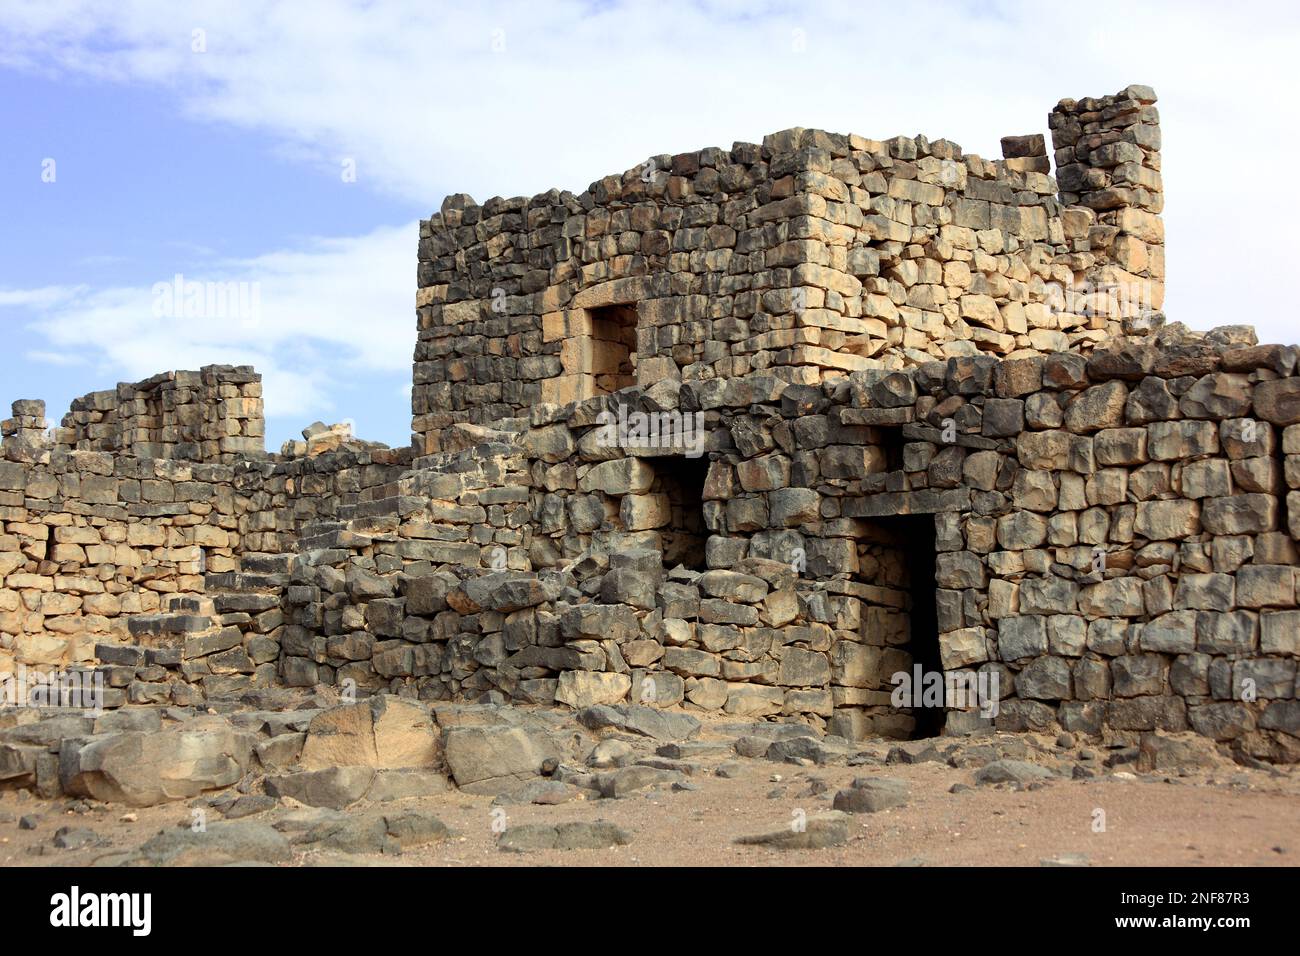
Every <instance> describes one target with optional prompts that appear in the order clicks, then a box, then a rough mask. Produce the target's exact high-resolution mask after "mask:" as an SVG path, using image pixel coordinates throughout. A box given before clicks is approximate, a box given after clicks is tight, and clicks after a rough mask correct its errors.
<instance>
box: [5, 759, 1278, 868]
mask: <svg viewBox="0 0 1300 956" xmlns="http://www.w3.org/2000/svg"><path fill="white" fill-rule="evenodd" d="M718 762H719V761H718V760H716V759H715V760H709V761H700V763H701V767H700V769H699V770H698V772H697V773H695V774H694V775H692V776H691V777H690V778H689V779H690V781H691V782H692V783H693V784H694V785H695V786H697V787H698V789H695V790H686V791H674V790H669V789H661V790H653V791H642V792H638V793H636V794H633V795H631V796H629V797H626V798H623V799H617V800H614V799H609V800H595V799H593V800H581V801H574V802H570V803H566V804H561V805H558V806H537V805H522V806H520V805H511V806H504V807H494V805H493V802H492V798H491V797H486V796H470V795H467V794H463V793H459V792H457V791H454V790H453V791H451V792H449V793H446V794H442V795H439V796H434V797H421V798H412V799H406V800H402V801H397V802H394V803H390V804H384V806H385V807H392V808H399V807H400V808H414V809H418V810H420V811H422V812H428V813H432V814H434V815H436V816H437V817H438V818H439V819H440V820H442V821H443V822H444V823H445V824H446V825H447V826H448V827H449V828H450V829H451V831H452V836H451V839H450V840H448V841H447V842H444V843H440V844H435V845H431V846H426V847H423V848H417V849H411V850H407V851H406V852H405V853H403V854H402V855H400V856H383V855H380V854H367V855H358V856H346V855H342V854H339V853H336V852H329V851H311V852H302V853H298V854H295V860H294V863H295V864H306V865H310V864H313V863H316V864H320V863H327V864H363V865H397V866H548V865H584V866H696V865H709V866H715V865H719V864H724V865H733V866H767V865H818V866H826V865H832V866H844V865H877V866H890V865H924V866H967V865H1023V866H1037V865H1040V864H1041V863H1042V862H1043V861H1046V860H1053V859H1056V858H1059V857H1062V856H1068V855H1082V857H1083V858H1084V860H1083V861H1082V862H1085V863H1086V864H1087V865H1091V866H1134V865H1142V866H1198V865H1221V866H1222V865H1227V866H1287V865H1295V864H1296V863H1297V862H1300V771H1297V770H1296V769H1294V768H1279V769H1278V770H1276V771H1274V772H1269V771H1265V770H1246V769H1243V768H1240V767H1235V766H1232V765H1225V766H1224V767H1222V768H1218V769H1216V770H1214V771H1204V770H1200V771H1195V772H1187V773H1185V774H1179V773H1178V772H1174V773H1158V774H1137V775H1130V774H1128V773H1122V774H1121V775H1120V776H1116V775H1115V773H1114V772H1113V771H1110V770H1106V769H1103V768H1098V772H1099V773H1100V774H1101V776H1099V777H1098V778H1096V779H1089V780H1071V779H1054V780H1051V781H1048V782H1046V783H1045V784H1043V785H1041V786H1038V785H1034V786H1033V787H1032V788H1030V789H1016V788H1015V787H1014V785H998V786H978V787H974V788H972V789H969V790H961V791H959V792H957V793H952V792H950V788H951V787H952V786H953V785H954V784H959V783H961V784H968V785H969V784H972V783H973V779H974V774H975V771H974V770H973V769H956V768H953V767H949V766H947V765H945V764H942V763H938V762H927V763H920V764H893V765H889V766H870V767H857V768H851V767H843V766H840V767H801V766H797V765H790V764H778V763H773V762H769V761H767V760H763V759H754V760H739V761H736V763H737V764H738V767H737V768H734V772H735V776H734V777H732V778H723V777H720V776H717V775H716V774H715V773H714V770H715V768H716V765H717V763H718ZM1127 769H1128V770H1129V771H1131V770H1132V768H1131V767H1129V768H1127ZM864 775H865V776H888V777H895V778H899V779H902V780H906V781H907V782H908V784H909V785H910V788H911V797H910V799H909V802H908V805H907V806H905V807H902V808H895V809H890V810H885V811H881V812H878V813H874V814H861V815H856V816H854V817H853V819H852V832H853V835H852V836H851V838H850V841H849V843H848V844H847V845H845V846H842V847H831V848H826V849H819V850H797V851H781V850H775V849H770V848H766V847H760V846H740V845H736V844H734V843H733V842H732V841H733V839H734V838H736V837H738V836H741V835H746V834H754V833H762V832H766V831H771V830H776V829H779V828H783V827H788V826H790V823H791V821H792V820H793V819H794V815H795V814H796V813H797V812H799V811H803V812H804V813H807V814H812V813H816V812H818V811H821V810H827V809H829V808H830V805H831V800H832V797H833V795H834V793H835V791H836V790H837V789H838V788H839V787H842V786H847V785H848V783H849V781H851V780H852V779H853V778H854V777H858V776H864ZM814 780H816V781H820V783H821V785H824V787H825V789H824V792H820V793H817V794H814V793H812V792H810V791H811V789H821V787H820V786H818V787H815V788H810V786H809V785H810V782H812V781H814ZM69 808H71V809H69ZM353 809H358V810H360V809H365V807H364V806H361V805H358V806H357V807H355V808H353ZM502 811H504V814H505V816H504V825H505V826H507V827H509V826H512V825H517V824H522V823H557V822H564V821H570V820H586V821H590V820H606V821H610V822H613V823H616V824H618V825H619V826H621V827H623V828H624V829H626V830H627V831H629V832H630V833H631V834H632V842H631V844H630V845H628V846H624V847H615V848H610V849H606V850H570V851H562V852H561V851H537V852H529V853H522V854H521V853H510V852H502V851H500V850H498V849H497V848H496V830H494V826H495V827H496V828H498V829H499V828H500V826H501V825H502ZM1098 811H1101V812H1104V829H1099V828H1097V827H1096V822H1097V821H1099V820H1100V819H1101V818H1100V817H1099V815H1098ZM284 812H286V810H284V809H275V810H271V811H268V812H266V813H263V814H260V815H258V816H255V817H251V818H248V819H252V820H256V821H258V822H265V823H272V824H273V823H274V822H275V821H276V820H277V819H278V817H279V816H281V815H282V814H283V813H284ZM28 814H33V815H38V816H39V820H38V822H37V825H36V828H35V829H32V830H26V829H20V828H19V826H18V818H20V817H22V816H24V815H28ZM210 814H211V818H212V819H220V814H218V813H216V812H215V811H210ZM190 821H191V810H190V806H189V805H188V804H186V803H176V804H171V805H167V806H162V807H151V808H147V809H141V810H130V809H129V808H125V807H118V806H105V805H100V804H89V803H84V802H76V801H68V800H61V801H55V802H46V801H39V800H37V799H35V798H33V797H31V796H30V795H29V794H24V793H17V792H6V793H3V794H0V865H3V866H42V865H94V863H95V861H96V860H97V859H100V858H104V857H105V856H106V855H109V854H114V853H120V852H121V851H122V850H123V849H127V848H130V847H133V846H136V845H138V844H139V843H141V842H143V841H144V840H146V839H148V838H149V837H150V836H152V835H153V834H154V833H156V832H158V830H160V829H162V828H164V827H171V826H177V825H185V826H188V825H189V823H190ZM62 826H77V827H88V828H90V829H92V830H94V831H95V832H96V833H97V834H98V835H99V836H100V837H101V838H103V840H104V841H106V843H105V845H101V846H98V847H94V848H88V849H81V850H62V849H56V848H55V847H54V846H53V845H52V839H53V837H54V834H55V832H56V831H57V830H58V828H59V827H62ZM33 848H36V849H35V851H34V850H33Z"/></svg>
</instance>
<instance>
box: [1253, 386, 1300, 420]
mask: <svg viewBox="0 0 1300 956" xmlns="http://www.w3.org/2000/svg"><path fill="white" fill-rule="evenodd" d="M1254 409H1255V414H1256V415H1257V416H1258V417H1260V418H1262V419H1264V421H1266V422H1271V423H1273V424H1274V425H1295V424H1296V423H1300V378H1283V379H1277V380H1275V381H1271V382H1260V383H1259V384H1258V385H1256V386H1255V394H1254Z"/></svg>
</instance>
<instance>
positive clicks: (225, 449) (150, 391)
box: [53, 365, 266, 464]
mask: <svg viewBox="0 0 1300 956" xmlns="http://www.w3.org/2000/svg"><path fill="white" fill-rule="evenodd" d="M265 436H266V425H265V421H264V419H263V413H262V376H261V375H259V374H257V373H256V372H254V371H253V369H252V367H251V366H247V365H241V366H231V365H207V366H204V367H203V368H202V369H200V370H199V371H197V372H185V371H181V372H163V373H161V374H159V375H155V376H153V377H152V378H148V379H145V380H144V381H142V382H135V383H122V384H120V385H118V386H117V388H115V389H107V390H104V391H98V392H91V393H89V394H88V395H83V396H82V397H81V398H78V399H74V400H73V402H72V407H71V409H70V410H69V411H68V414H67V415H65V416H64V417H63V423H62V426H61V427H60V428H58V429H57V430H56V431H55V432H54V435H53V439H54V442H55V443H56V444H58V445H61V446H64V447H66V448H68V449H69V450H76V451H106V452H113V453H114V454H119V455H128V456H131V457H134V458H164V459H181V460H185V461H198V462H213V463H217V462H220V463H224V464H232V463H234V462H235V461H236V460H238V459H241V458H249V457H257V456H259V455H261V454H263V449H264V440H265Z"/></svg>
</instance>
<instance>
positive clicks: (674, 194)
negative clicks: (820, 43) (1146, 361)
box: [412, 86, 1163, 453]
mask: <svg viewBox="0 0 1300 956" xmlns="http://www.w3.org/2000/svg"><path fill="white" fill-rule="evenodd" d="M1154 102H1155V94H1154V93H1153V92H1152V91H1151V90H1150V89H1149V88H1147V87H1141V86H1131V87H1129V88H1127V89H1126V90H1124V91H1123V92H1121V93H1120V94H1117V95H1116V96H1111V97H1106V98H1104V99H1101V100H1092V99H1089V100H1082V101H1079V102H1077V103H1076V102H1075V101H1071V100H1066V101H1062V103H1061V104H1060V105H1058V107H1057V109H1056V110H1055V111H1054V112H1053V113H1052V116H1051V118H1050V122H1051V126H1052V132H1053V138H1054V144H1055V146H1056V150H1055V155H1056V159H1057V162H1058V164H1061V170H1062V174H1063V175H1064V176H1065V177H1066V180H1065V184H1064V185H1062V186H1061V191H1060V192H1058V187H1057V184H1056V182H1055V181H1054V180H1053V179H1052V178H1051V177H1050V176H1049V175H1047V174H1048V173H1049V171H1050V163H1049V160H1048V158H1047V155H1046V148H1045V144H1044V141H1043V137H1042V136H1041V135H1037V136H1024V137H1007V138H1006V139H1004V141H1003V149H1004V152H1005V154H1006V158H1004V159H1002V160H992V161H989V160H984V159H981V158H980V157H978V156H974V155H966V154H963V152H962V151H961V148H960V147H959V146H957V145H956V144H954V143H951V142H948V141H946V140H929V139H928V138H926V137H924V136H917V137H896V138H894V139H892V140H888V141H885V142H878V141H874V140H868V139H864V138H862V137H859V136H853V135H847V136H846V135H839V134H832V133H826V132H823V131H820V130H804V129H792V130H786V131H784V132H781V133H776V134H773V135H771V136H768V137H766V138H765V139H764V141H763V143H762V145H757V144H747V143H736V144H734V145H733V146H732V148H731V149H730V150H723V149H716V148H714V149H705V150H701V151H698V152H692V153H683V154H680V155H677V156H659V157H654V158H653V159H652V160H650V161H649V162H647V163H646V164H644V165H642V166H640V167H637V168H635V169H632V170H629V171H627V172H626V173H624V174H622V175H616V176H609V177H606V178H605V179H602V180H600V181H599V182H597V183H594V184H592V186H591V187H590V188H589V189H588V190H587V191H586V192H584V193H582V194H580V195H574V194H572V193H569V192H560V191H556V190H552V191H550V192H548V193H544V194H542V195H539V196H535V197H533V198H532V199H525V198H514V199H500V198H496V199H492V200H489V201H488V202H487V203H485V204H483V205H482V206H479V205H477V204H475V203H474V202H473V200H472V199H470V197H468V196H464V195H459V196H452V197H449V198H448V199H447V200H446V201H445V202H444V203H443V207H442V209H441V211H440V212H439V213H436V214H435V215H434V216H432V217H431V218H430V219H429V220H427V221H425V222H423V223H421V227H420V246H419V271H418V277H419V288H418V292H417V298H416V304H417V312H418V316H419V339H418V343H417V346H416V352H415V382H414V389H413V392H412V416H413V417H412V431H413V433H414V437H413V440H412V443H413V445H414V446H415V447H416V448H417V450H419V451H421V452H425V453H429V452H434V451H438V450H441V449H442V448H443V447H444V445H443V443H442V438H443V432H444V430H445V429H446V428H448V427H450V426H451V425H453V424H456V423H459V422H463V421H466V420H468V421H473V422H479V423H486V422H492V421H497V420H500V419H504V418H508V417H512V416H522V415H526V414H527V411H528V409H529V408H530V407H531V406H533V405H534V404H536V403H538V402H559V403H564V402H568V401H572V400H575V399H582V398H587V397H591V396H592V395H593V394H597V393H600V392H602V391H609V390H612V389H610V388H609V387H608V382H607V381H606V380H607V379H609V378H611V377H617V376H616V374H615V373H617V372H618V370H619V369H623V372H622V373H620V374H631V375H634V376H635V381H636V382H637V383H639V384H642V385H649V384H652V383H654V382H656V381H659V380H661V379H664V378H679V379H681V380H683V381H696V380H705V379H710V378H730V377H735V376H740V375H745V374H748V373H750V372H752V371H761V370H765V369H772V370H773V372H774V374H776V375H777V376H778V377H780V378H782V379H783V380H786V381H790V382H796V383H800V384H814V385H815V384H818V383H820V382H821V381H822V380H823V378H824V377H835V376H842V375H843V374H845V373H847V372H850V371H854V370H861V369H866V368H872V367H886V368H898V367H903V366H906V365H913V364H916V363H918V362H924V361H930V360H933V359H936V358H945V357H948V356H953V355H969V354H978V353H981V352H987V353H992V354H999V355H1017V354H1020V353H1022V352H1050V351H1061V350H1065V349H1071V348H1073V349H1087V348H1090V347H1092V346H1093V345H1095V344H1096V343H1097V342H1099V341H1102V340H1104V339H1106V338H1107V337H1109V336H1113V335H1116V334H1119V333H1120V332H1124V331H1127V332H1129V333H1137V332H1141V331H1147V330H1149V329H1150V328H1152V327H1154V326H1156V325H1158V324H1159V322H1160V320H1161V316H1160V313H1159V311H1158V310H1159V308H1160V305H1161V302H1162V299H1163V258H1162V250H1163V247H1162V245H1161V244H1162V242H1163V234H1162V233H1161V231H1160V230H1161V225H1160V220H1159V208H1160V206H1159V197H1160V182H1159V128H1158V116H1157V113H1156V109H1155V106H1154V105H1153V104H1154ZM1067 185H1068V187H1069V188H1068V189H1066V186H1067ZM628 333H631V334H634V335H635V350H634V351H633V350H630V349H628V348H627V347H626V346H622V347H620V344H619V343H620V341H621V340H623V339H624V338H625V336H626V334H628Z"/></svg>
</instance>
